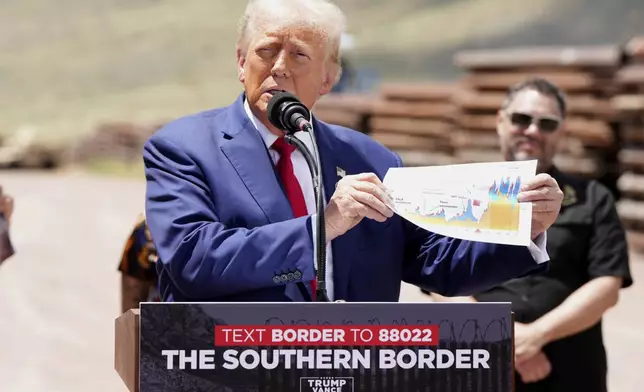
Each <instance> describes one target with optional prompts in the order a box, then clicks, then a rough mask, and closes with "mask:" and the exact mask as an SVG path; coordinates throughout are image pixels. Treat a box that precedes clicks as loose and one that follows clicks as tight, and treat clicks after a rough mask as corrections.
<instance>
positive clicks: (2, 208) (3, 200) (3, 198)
mask: <svg viewBox="0 0 644 392" xmlns="http://www.w3.org/2000/svg"><path fill="white" fill-rule="evenodd" d="M13 210H14V201H13V197H11V196H10V195H7V194H5V193H3V190H2V186H0V214H2V215H4V218H5V219H6V221H7V226H11V216H12V215H13Z"/></svg>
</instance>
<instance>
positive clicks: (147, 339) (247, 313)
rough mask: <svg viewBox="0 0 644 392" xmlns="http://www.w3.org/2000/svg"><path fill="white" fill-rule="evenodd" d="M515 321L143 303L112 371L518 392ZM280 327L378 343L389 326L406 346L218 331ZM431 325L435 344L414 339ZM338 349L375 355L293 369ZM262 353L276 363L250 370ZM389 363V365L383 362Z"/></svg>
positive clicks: (144, 386) (488, 311)
mask: <svg viewBox="0 0 644 392" xmlns="http://www.w3.org/2000/svg"><path fill="white" fill-rule="evenodd" d="M513 324H514V315H513V313H512V311H511V304H509V303H475V304H472V303H453V302H452V303H289V304H284V303H159V302H150V303H147V302H146V303H142V304H141V305H140V309H131V310H129V311H127V312H125V313H123V314H122V315H121V316H119V317H118V318H117V319H116V320H115V351H114V355H115V357H114V367H115V369H116V371H117V373H118V374H119V376H120V377H121V379H122V380H123V383H124V384H125V385H126V387H127V388H128V390H129V391H131V392H175V391H176V392H179V391H185V390H190V391H191V392H211V391H219V390H222V391H224V390H227V391H236V390H239V391H242V390H256V391H282V392H312V391H314V390H319V388H309V387H308V386H307V385H308V384H307V383H309V382H311V383H312V382H319V383H322V382H327V381H328V380H335V381H336V382H337V381H338V380H340V381H341V382H350V386H351V387H350V388H340V389H337V391H339V392H357V391H393V390H428V391H441V392H512V391H514V344H513V340H514V336H513V335H514V333H513ZM280 328H282V329H286V330H291V331H292V330H297V329H301V330H306V329H307V328H313V329H317V330H324V329H325V328H327V329H328V328H330V329H331V330H333V331H335V330H341V329H343V328H345V329H346V330H347V331H348V330H350V329H351V328H358V329H366V330H369V329H371V330H373V331H374V332H373V334H372V335H371V336H376V337H377V336H379V335H380V334H379V333H378V332H383V330H384V332H387V331H389V330H391V331H393V330H394V329H398V330H399V332H397V334H396V336H398V337H397V338H396V339H399V338H400V339H402V338H403V337H404V336H407V338H406V339H409V340H404V341H400V342H398V343H393V340H391V341H385V342H384V343H383V342H382V341H379V340H378V338H377V339H376V340H367V341H363V342H356V341H349V342H344V343H341V344H340V345H334V344H328V343H326V341H325V342H323V343H318V344H315V343H309V341H303V342H295V343H293V341H289V342H290V343H288V342H286V341H273V340H270V341H266V342H264V341H262V342H260V341H254V342H253V344H241V343H240V341H237V340H235V341H234V342H233V343H234V344H227V343H226V342H225V341H222V340H221V334H220V333H221V332H222V331H232V330H237V329H247V330H248V331H251V330H257V329H261V330H264V331H269V332H268V333H267V336H273V335H272V334H270V331H273V330H275V329H280ZM428 329H432V331H433V332H432V336H434V337H435V339H434V340H432V339H430V342H431V343H425V341H420V340H415V341H414V340H412V339H411V337H412V336H416V335H413V331H419V330H420V331H426V330H428ZM400 330H405V331H406V332H408V333H407V335H403V334H402V332H400ZM327 332H328V331H327ZM387 333H388V332H387ZM398 333H400V335H398ZM347 334H348V332H347ZM298 336H299V335H298ZM361 336H362V335H361ZM391 336H392V337H393V335H391ZM417 336H420V335H417ZM270 339H272V338H270ZM392 343H393V344H392ZM335 350H339V351H340V352H339V354H342V355H349V356H355V357H354V358H369V359H359V360H358V361H357V362H356V361H355V360H354V359H352V361H353V362H351V363H352V365H348V363H349V362H346V363H347V365H343V366H344V367H343V366H341V367H335V366H336V365H333V366H332V367H328V366H329V365H328V364H326V361H327V360H328V359H322V360H319V359H306V360H305V361H311V362H306V363H308V364H309V365H306V366H305V367H294V364H295V363H298V364H300V363H302V362H301V361H302V358H303V357H300V356H302V355H305V356H307V358H308V356H311V358H314V357H315V358H319V357H316V355H324V356H329V358H336V354H337V353H336V351H335ZM275 352H278V353H277V354H276V353H275ZM260 353H261V354H260ZM287 354H288V355H287ZM339 354H338V355H339ZM263 355H272V356H277V355H279V359H275V358H273V357H271V358H273V359H272V360H270V361H271V363H272V364H267V363H266V362H264V360H262V361H260V360H259V359H257V362H254V364H252V365H248V363H249V361H250V362H253V361H252V360H251V359H252V358H260V356H263ZM282 355H285V356H282ZM290 355H295V356H297V357H293V356H290ZM387 356H389V357H387ZM238 357H239V358H238ZM384 357H387V358H389V359H386V358H385V359H384V362H383V358H384ZM394 357H395V358H396V359H395V364H392V363H393V362H392V361H394V360H392V359H391V358H394ZM231 358H232V359H231ZM242 358H245V359H242ZM262 358H263V357H262ZM296 358H297V359H296ZM325 358H327V357H325ZM401 358H402V359H401ZM410 358H413V360H412V359H410ZM421 358H424V359H422V360H421ZM428 358H429V359H428ZM446 358H447V359H446ZM275 360H277V362H274V361H275ZM332 360H333V361H335V360H334V359H332ZM244 361H246V362H244ZM292 361H293V362H292ZM318 361H322V362H318ZM386 361H389V362H386ZM410 361H411V362H410ZM412 362H413V363H412ZM240 363H245V364H246V365H247V366H250V367H246V365H244V366H241V367H240V365H239V364H240ZM258 363H259V365H258ZM482 363H485V365H481V364H482ZM298 366H300V365H298ZM325 366H326V367H325ZM346 366H348V367H346ZM307 388H308V389H307Z"/></svg>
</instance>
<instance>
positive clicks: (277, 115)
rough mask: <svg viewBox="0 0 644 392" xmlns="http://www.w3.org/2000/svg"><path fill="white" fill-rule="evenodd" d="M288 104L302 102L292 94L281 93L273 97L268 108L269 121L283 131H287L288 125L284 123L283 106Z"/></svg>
mask: <svg viewBox="0 0 644 392" xmlns="http://www.w3.org/2000/svg"><path fill="white" fill-rule="evenodd" d="M287 102H300V100H299V99H297V97H296V96H295V95H293V94H291V93H288V92H286V91H279V92H276V93H275V94H273V97H272V98H271V99H270V101H269V102H268V107H267V108H266V112H267V115H268V121H270V123H271V124H272V125H273V126H274V127H276V128H278V129H281V130H286V124H284V123H283V122H282V110H283V109H282V108H281V106H282V104H284V103H287Z"/></svg>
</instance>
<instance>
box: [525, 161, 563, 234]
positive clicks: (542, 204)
mask: <svg viewBox="0 0 644 392" xmlns="http://www.w3.org/2000/svg"><path fill="white" fill-rule="evenodd" d="M563 197H564V194H563V192H562V191H561V189H560V188H559V184H557V181H556V180H555V179H554V178H552V177H551V176H550V175H549V174H546V173H540V174H538V175H536V176H535V177H534V178H532V179H530V180H528V181H526V182H525V183H523V184H522V186H521V188H520V190H519V194H518V195H517V200H518V201H519V202H521V203H523V202H532V233H531V234H532V239H533V240H534V239H535V238H537V237H538V236H539V235H540V234H541V233H544V232H545V231H546V230H548V228H549V227H550V226H551V225H552V224H553V223H554V222H555V220H556V219H557V216H558V215H559V210H560V209H561V202H562V201H563Z"/></svg>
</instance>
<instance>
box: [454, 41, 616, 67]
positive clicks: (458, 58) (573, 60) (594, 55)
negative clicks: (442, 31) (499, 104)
mask: <svg viewBox="0 0 644 392" xmlns="http://www.w3.org/2000/svg"><path fill="white" fill-rule="evenodd" d="M453 60H454V61H453V62H454V64H455V65H456V66H457V67H460V68H465V69H471V70H474V69H508V68H520V67H583V68H602V67H617V66H618V65H619V63H620V60H621V51H620V48H619V47H618V46H617V45H603V46H599V45H597V46H577V47H574V46H532V47H511V48H505V49H490V50H464V51H460V52H458V53H456V55H455V56H454V58H453Z"/></svg>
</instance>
